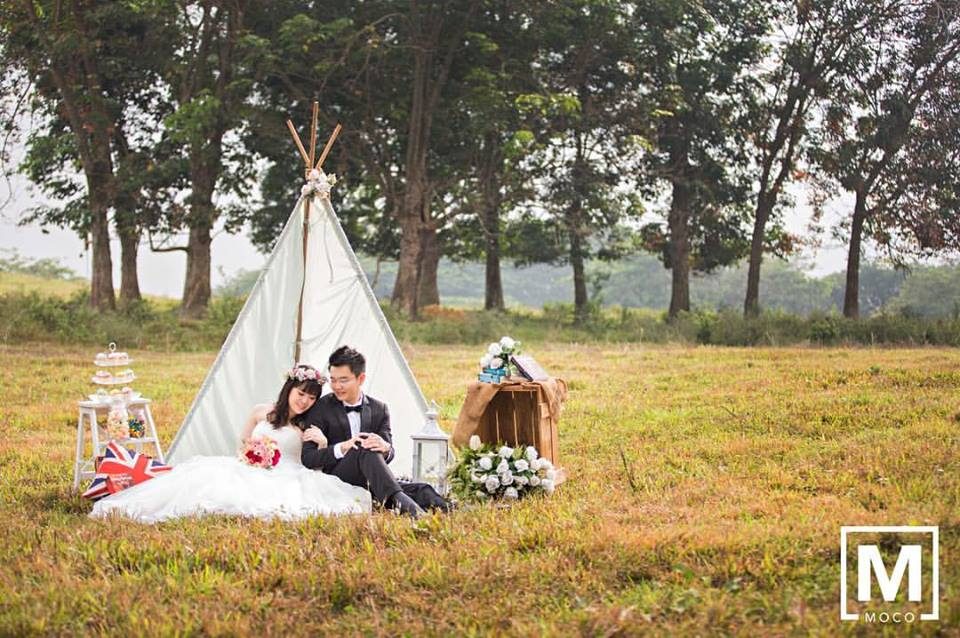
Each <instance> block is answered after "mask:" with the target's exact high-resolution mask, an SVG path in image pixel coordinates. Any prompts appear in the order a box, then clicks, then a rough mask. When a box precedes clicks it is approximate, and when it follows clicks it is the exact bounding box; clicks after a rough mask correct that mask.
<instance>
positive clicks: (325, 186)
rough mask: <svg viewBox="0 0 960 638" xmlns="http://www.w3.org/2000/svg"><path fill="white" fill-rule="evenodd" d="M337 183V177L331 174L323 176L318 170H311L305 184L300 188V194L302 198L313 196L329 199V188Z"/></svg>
mask: <svg viewBox="0 0 960 638" xmlns="http://www.w3.org/2000/svg"><path fill="white" fill-rule="evenodd" d="M336 183H337V176H336V175H334V174H333V173H331V174H330V175H327V174H325V173H324V172H323V171H321V170H320V169H318V168H312V169H310V171H309V172H308V173H307V183H306V184H304V185H303V186H302V187H301V188H300V194H301V195H303V196H307V195H310V194H311V193H313V194H315V195H316V196H317V197H319V198H321V199H327V198H329V197H330V188H331V187H332V186H333V185H334V184H336Z"/></svg>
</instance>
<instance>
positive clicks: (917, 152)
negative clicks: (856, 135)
mask: <svg viewBox="0 0 960 638" xmlns="http://www.w3.org/2000/svg"><path fill="white" fill-rule="evenodd" d="M876 191H877V194H876V195H875V196H874V198H873V199H874V201H875V202H877V203H878V205H876V206H874V207H873V213H872V214H871V215H870V216H869V217H868V219H867V222H866V224H865V227H864V230H865V232H866V233H867V234H868V235H869V236H870V238H871V239H872V240H873V241H874V242H876V243H877V244H878V245H879V246H880V247H881V248H883V249H884V250H885V251H886V252H887V256H888V257H889V258H890V259H891V260H892V261H893V262H894V263H897V264H899V265H903V264H904V262H905V260H906V259H907V258H909V257H918V258H925V257H931V256H934V255H941V254H943V253H944V252H948V251H950V252H954V253H956V252H957V251H960V64H958V63H957V62H956V60H955V61H954V62H953V63H951V64H950V65H948V67H947V68H946V70H945V72H944V74H943V77H942V79H941V81H939V82H937V83H936V87H935V88H934V89H933V90H932V91H930V92H929V93H928V94H927V97H926V99H924V100H923V101H922V102H921V103H920V106H919V108H918V110H917V115H916V117H915V119H914V124H913V125H912V127H911V134H910V135H909V139H908V140H907V142H906V144H905V145H904V148H903V151H902V152H901V153H899V154H898V155H897V156H896V157H895V158H894V160H893V162H892V165H891V167H890V168H889V169H888V170H887V171H885V172H884V174H883V179H882V180H878V183H877V189H876Z"/></svg>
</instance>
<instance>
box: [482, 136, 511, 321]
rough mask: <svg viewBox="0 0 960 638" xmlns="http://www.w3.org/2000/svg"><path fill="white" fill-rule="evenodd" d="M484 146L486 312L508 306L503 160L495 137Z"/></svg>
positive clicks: (483, 218)
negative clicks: (504, 275)
mask: <svg viewBox="0 0 960 638" xmlns="http://www.w3.org/2000/svg"><path fill="white" fill-rule="evenodd" d="M484 146H485V149H486V153H485V154H484V159H485V161H484V165H483V168H482V170H481V172H480V180H481V183H480V192H481V193H482V197H483V201H482V204H481V205H482V206H483V210H482V212H481V217H480V223H481V227H482V228H483V239H484V253H485V257H486V266H485V273H484V285H483V308H484V310H504V309H505V308H506V305H505V304H504V302H503V282H502V280H501V278H500V206H501V194H500V182H501V177H502V173H503V171H502V166H503V157H502V154H501V152H500V147H499V140H498V139H497V135H496V134H495V133H490V134H488V135H487V136H486V138H485V139H484Z"/></svg>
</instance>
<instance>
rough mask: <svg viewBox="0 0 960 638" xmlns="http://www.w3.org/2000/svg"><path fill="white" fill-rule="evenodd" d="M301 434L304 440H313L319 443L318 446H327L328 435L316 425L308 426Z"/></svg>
mask: <svg viewBox="0 0 960 638" xmlns="http://www.w3.org/2000/svg"><path fill="white" fill-rule="evenodd" d="M300 436H301V437H302V438H303V440H304V442H306V441H313V442H314V443H316V444H317V447H327V437H325V436H324V435H323V432H322V431H321V430H320V428H318V427H317V426H315V425H311V426H310V427H308V428H307V429H306V430H304V431H303V432H302V433H301V434H300Z"/></svg>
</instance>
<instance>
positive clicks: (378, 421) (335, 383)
mask: <svg viewBox="0 0 960 638" xmlns="http://www.w3.org/2000/svg"><path fill="white" fill-rule="evenodd" d="M366 365H367V362H366V359H364V357H363V355H362V354H360V353H359V352H357V351H356V350H354V349H353V348H351V347H349V346H341V347H339V348H337V349H336V350H334V351H333V354H331V355H330V360H329V372H330V387H331V388H332V389H333V392H331V393H330V394H325V395H324V396H322V397H320V398H319V399H317V401H316V403H314V404H313V407H312V408H310V409H309V410H308V411H307V413H306V415H305V416H304V419H303V422H304V423H305V424H307V425H308V430H307V431H308V432H309V426H314V427H318V428H320V430H321V431H322V432H323V435H324V436H325V437H326V439H327V443H326V446H325V447H320V446H319V445H318V444H317V443H316V442H314V441H311V440H306V441H305V442H304V444H303V451H302V452H301V460H302V461H303V464H304V465H305V466H306V467H309V468H311V469H319V470H322V471H323V472H325V473H327V474H333V475H334V476H336V477H337V478H339V479H340V480H342V481H345V482H347V483H350V484H351V485H358V486H360V487H363V488H365V489H368V490H370V493H371V494H373V497H374V498H375V499H377V501H379V502H380V503H382V504H383V505H384V506H385V507H388V508H391V509H392V508H396V509H399V510H400V512H402V513H404V514H409V515H410V516H413V517H418V516H421V515H423V513H424V512H423V510H422V509H420V507H419V506H418V505H417V504H416V503H415V502H414V501H413V499H411V498H410V497H409V496H407V495H406V494H404V493H403V491H402V490H401V489H400V485H399V484H398V483H397V480H396V479H395V478H394V476H393V472H391V471H390V468H388V467H387V463H389V462H390V461H392V460H393V456H394V451H393V445H392V439H391V437H390V412H389V411H388V410H387V406H386V404H385V403H382V402H380V401H377V400H376V399H374V398H373V397H369V396H367V395H366V394H365V393H364V392H363V390H362V389H361V387H362V386H363V382H364V380H365V379H366Z"/></svg>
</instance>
